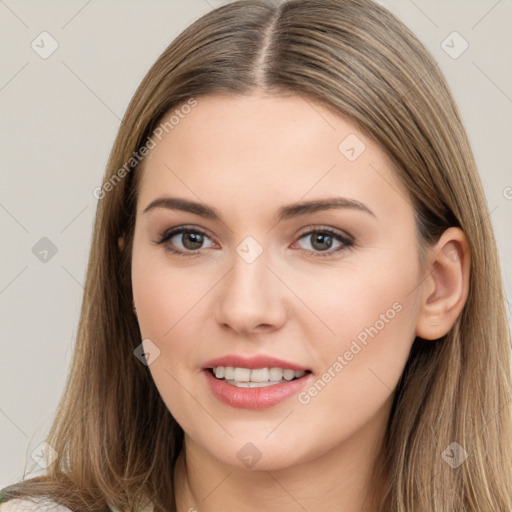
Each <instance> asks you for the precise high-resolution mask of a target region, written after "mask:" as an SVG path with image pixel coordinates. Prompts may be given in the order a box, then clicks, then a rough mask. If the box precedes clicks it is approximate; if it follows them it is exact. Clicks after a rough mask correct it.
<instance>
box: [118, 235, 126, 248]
mask: <svg viewBox="0 0 512 512" xmlns="http://www.w3.org/2000/svg"><path fill="white" fill-rule="evenodd" d="M117 244H118V245H119V249H120V250H121V251H122V250H123V248H124V237H122V236H120V237H119V238H118V239H117Z"/></svg>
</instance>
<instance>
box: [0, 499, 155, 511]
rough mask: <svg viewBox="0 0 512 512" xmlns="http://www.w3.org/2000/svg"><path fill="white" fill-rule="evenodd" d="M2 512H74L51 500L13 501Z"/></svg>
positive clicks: (0, 509) (151, 509) (2, 505)
mask: <svg viewBox="0 0 512 512" xmlns="http://www.w3.org/2000/svg"><path fill="white" fill-rule="evenodd" d="M110 508H111V510H112V512H120V510H119V509H117V508H116V507H110ZM0 512H72V510H71V509H69V508H67V507H65V506H64V505H59V504H58V503H55V502H54V501H51V500H41V499H38V500H36V499H34V500H28V499H13V500H9V501H6V502H5V503H1V504H0ZM142 512H153V506H152V505H149V506H148V507H146V508H145V509H144V510H143V511H142Z"/></svg>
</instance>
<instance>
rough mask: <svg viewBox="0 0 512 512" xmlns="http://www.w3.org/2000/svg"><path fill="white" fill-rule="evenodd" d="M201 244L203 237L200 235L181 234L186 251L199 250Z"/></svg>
mask: <svg viewBox="0 0 512 512" xmlns="http://www.w3.org/2000/svg"><path fill="white" fill-rule="evenodd" d="M187 242H188V243H187ZM202 244H203V235H201V234H200V233H183V245H184V247H186V248H187V249H191V250H194V249H199V248H200V247H201V245H202Z"/></svg>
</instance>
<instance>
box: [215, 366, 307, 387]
mask: <svg viewBox="0 0 512 512" xmlns="http://www.w3.org/2000/svg"><path fill="white" fill-rule="evenodd" d="M213 373H214V375H215V377H217V379H225V380H226V381H233V382H230V384H235V385H238V384H240V385H239V387H251V388H254V387H261V386H264V385H269V384H270V385H271V384H278V383H280V382H287V381H290V380H292V379H294V378H297V379H298V378H300V377H302V376H303V375H304V374H305V373H306V372H305V371H304V370H292V369H290V368H285V369H283V368H254V369H250V368H234V367H232V366H216V367H215V368H213Z"/></svg>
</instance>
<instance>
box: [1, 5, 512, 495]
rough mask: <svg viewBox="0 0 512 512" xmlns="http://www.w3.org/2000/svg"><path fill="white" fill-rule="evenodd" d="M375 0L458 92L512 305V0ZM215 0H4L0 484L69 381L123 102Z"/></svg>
mask: <svg viewBox="0 0 512 512" xmlns="http://www.w3.org/2000/svg"><path fill="white" fill-rule="evenodd" d="M379 3H381V4H383V5H384V6H386V7H388V8H389V9H390V10H391V11H392V12H394V13H395V14H397V15H398V17H399V18H401V19H402V20H403V21H404V22H405V23H406V25H408V26H409V27H410V28H411V29H412V31H413V32H414V33H415V34H416V35H417V36H418V37H419V38H420V39H421V40H422V41H423V42H424V43H425V44H426V46H427V47H428V48H429V49H430V51H431V52H432V54H433V55H434V57H435V59H436V61H437V62H438V63H439V66H440V67H441V69H442V71H443V72H444V73H445V75H446V77H447V79H448V82H449V84H450V86H451V88H452V90H453V92H454V95H455V98H456V100H457V102H458V105H459V107H460V110H461V112H462V116H463V118H464V121H465V123H466V126H467V129H468V132H469V136H470V139H471V142H472V145H473V149H474V152H475V155H476V159H477V162H478V165H479V170H480V174H481V177H482V180H483V184H484V187H485V192H486V196H487V199H488V204H489V215H490V217H491V219H492V222H493V225H494V227H495V231H496V237H497V240H498V245H499V250H500V254H501V259H502V268H503V276H504V279H505V282H506V288H507V290H506V291H507V294H508V311H509V314H510V311H511V307H510V305H511V303H512V293H511V286H510V283H511V276H512V242H511V236H510V235H511V219H512V172H511V163H510V159H511V157H510V150H511V146H512V126H511V119H512V66H511V64H512V60H511V57H512V31H511V30H510V27H511V26H512V1H511V0H500V1H496V0H478V1H476V0H473V1H469V0H459V1H454V0H452V1H446V0H444V1H440V0H438V1H432V0H414V1H413V0H387V1H383V2H379ZM219 5H221V2H220V1H215V0H186V1H178V0H166V1H156V0H150V1H144V2H143V1H142V0H138V1H134V0H131V1H123V2H121V1H118V2H114V1H112V0H110V1H104V0H88V1H87V0H66V1H64V0H47V1H45V2H38V1H36V0H33V1H27V0H0V47H1V48H2V51H1V53H0V59H1V65H0V109H1V116H0V133H1V138H0V140H1V143H0V147H1V153H0V154H1V173H0V230H1V239H2V246H1V265H0V311H1V322H0V339H1V343H2V345H1V348H2V350H1V356H0V440H1V441H0V443H1V444H0V487H3V486H5V485H8V484H10V483H13V482H14V481H17V480H19V479H20V478H21V477H22V475H23V473H24V470H25V469H26V471H27V474H29V473H30V470H31V469H32V468H33V467H36V468H37V466H36V465H35V462H34V461H33V460H32V457H31V453H32V452H33V450H35V449H36V448H37V447H38V446H39V445H40V443H41V442H42V441H43V440H44V438H45V436H46V434H47V431H48V429H49V426H50V424H51V420H52V418H53V416H54V414H55V409H56V406H57V403H58V400H59V398H60V396H61V394H62V391H63V387H64V383H65V379H66V376H67V373H68V370H69V366H70V361H71V356H72V352H73V348H74V340H75V336H76V330H77V324H78V314H79V309H80V304H81V300H82V293H83V282H84V278H85V269H86V264H87V258H88V253H89V248H90V241H91V233H92V224H93V219H94V215H95V211H96V206H97V200H96V199H95V197H94V196H93V190H94V189H95V187H97V186H98V185H99V184H100V183H101V179H102V175H103V172H104V169H105V165H106V161H107V157H108V154H109V152H110V149H111V147H112V144H113V141H114V137H115V134H116V132H117V129H118V127H119V124H120V120H121V118H122V116H123V114H124V111H125V109H126V107H127V105H128V102H129V100H130V98H131V96H132V95H133V93H134V92H135V90H136V88H137V86H138V85H139V83H140V81H141V80H142V78H143V76H144V75H145V73H146V72H147V70H148V69H149V67H150V66H151V65H152V64H153V62H154V61H155V60H156V58H157V57H158V56H159V55H160V53H161V52H162V51H163V50H164V49H165V48H166V46H167V45H168V44H169V43H170V42H171V41H172V40H173V39H174V38H175V37H176V36H177V35H178V34H179V33H180V32H181V30H183V29H184V28H185V27H186V26H188V25H189V24H190V23H191V22H192V21H194V20H195V19H197V18H198V17H200V16H201V15H203V14H205V13H207V12H208V11H210V10H211V9H212V8H215V7H217V6H219ZM43 32H45V33H46V34H42V33H43ZM454 32H456V33H457V34H453V33H454ZM41 34H42V35H41ZM56 45H58V47H57V46H56ZM466 46H467V48H466ZM54 48H56V49H54ZM464 49H465V51H463V50H464ZM52 50H54V51H53V53H51V55H47V54H48V53H50V52H51V51H52ZM44 251H47V252H46V253H45V252H44ZM27 462H28V464H27V466H25V464H26V463H27ZM30 474H33V473H30Z"/></svg>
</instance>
